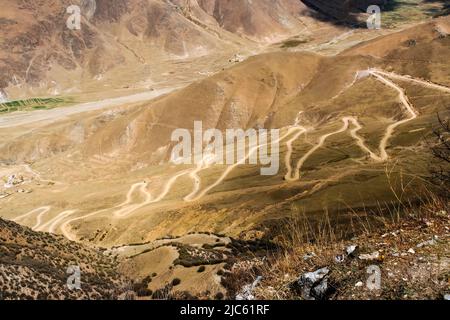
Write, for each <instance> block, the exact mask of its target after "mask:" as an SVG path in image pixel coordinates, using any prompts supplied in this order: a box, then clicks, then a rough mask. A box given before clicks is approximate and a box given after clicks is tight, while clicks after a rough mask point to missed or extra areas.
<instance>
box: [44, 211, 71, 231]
mask: <svg viewBox="0 0 450 320" xmlns="http://www.w3.org/2000/svg"><path fill="white" fill-rule="evenodd" d="M75 212H76V210H67V211H63V212H61V213H60V214H58V215H57V216H56V217H54V218H53V219H51V220H50V221H48V222H46V223H45V224H43V225H42V226H40V227H39V228H37V229H36V231H45V230H46V229H47V231H48V232H50V233H55V230H56V227H57V225H58V223H60V222H61V221H62V220H63V219H64V218H66V217H68V216H70V215H71V214H73V213H75Z"/></svg>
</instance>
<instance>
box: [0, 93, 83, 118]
mask: <svg viewBox="0 0 450 320" xmlns="http://www.w3.org/2000/svg"><path fill="white" fill-rule="evenodd" d="M74 102H75V101H74V99H73V98H71V97H64V98H32V99H25V100H14V101H8V102H4V103H0V114H4V113H9V112H15V111H33V110H46V109H53V108H58V107H63V106H68V105H71V104H73V103H74Z"/></svg>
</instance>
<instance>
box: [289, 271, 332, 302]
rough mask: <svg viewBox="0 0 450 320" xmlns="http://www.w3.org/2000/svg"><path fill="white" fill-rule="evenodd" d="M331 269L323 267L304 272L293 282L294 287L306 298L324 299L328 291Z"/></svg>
mask: <svg viewBox="0 0 450 320" xmlns="http://www.w3.org/2000/svg"><path fill="white" fill-rule="evenodd" d="M329 273H330V269H328V268H322V269H319V270H317V271H314V272H307V273H305V274H303V275H302V276H301V277H300V278H299V279H298V280H297V281H295V282H294V283H293V284H292V287H293V289H295V290H297V291H299V292H300V294H301V296H302V298H303V299H305V300H316V299H324V298H325V296H326V293H327V291H328V275H329Z"/></svg>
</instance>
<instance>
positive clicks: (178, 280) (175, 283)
mask: <svg viewBox="0 0 450 320" xmlns="http://www.w3.org/2000/svg"><path fill="white" fill-rule="evenodd" d="M180 283H181V280H180V279H178V278H175V279H173V280H172V285H173V286H174V287H176V286H178V285H179V284H180Z"/></svg>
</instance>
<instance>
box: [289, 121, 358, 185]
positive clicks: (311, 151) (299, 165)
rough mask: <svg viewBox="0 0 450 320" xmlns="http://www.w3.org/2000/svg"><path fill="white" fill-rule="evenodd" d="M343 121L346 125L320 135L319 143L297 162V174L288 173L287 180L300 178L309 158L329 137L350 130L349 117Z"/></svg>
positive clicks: (291, 180)
mask: <svg viewBox="0 0 450 320" xmlns="http://www.w3.org/2000/svg"><path fill="white" fill-rule="evenodd" d="M342 121H343V122H344V125H343V126H342V128H341V129H339V130H336V131H334V132H331V133H327V134H325V135H323V136H321V137H320V139H319V143H318V144H317V145H316V146H314V147H313V148H312V149H311V150H309V151H308V152H307V153H306V154H305V155H304V156H303V157H302V158H301V159H300V160H299V161H298V162H297V166H296V169H295V174H294V175H292V174H290V175H286V176H285V180H286V181H289V182H293V181H298V180H300V173H301V172H300V171H301V169H302V167H303V165H304V164H305V162H306V160H308V159H309V157H311V156H312V155H313V154H314V153H315V152H316V151H317V150H319V149H320V148H322V146H323V145H324V144H325V141H327V139H328V138H330V137H332V136H334V135H337V134H339V133H342V132H345V131H347V130H348V127H349V121H348V119H347V118H344V119H342Z"/></svg>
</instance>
